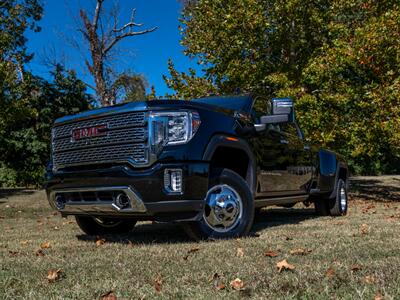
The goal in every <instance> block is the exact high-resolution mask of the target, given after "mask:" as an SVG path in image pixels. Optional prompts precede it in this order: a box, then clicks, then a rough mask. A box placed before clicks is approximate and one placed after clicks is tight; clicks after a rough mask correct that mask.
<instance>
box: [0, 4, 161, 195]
mask: <svg viewBox="0 0 400 300" xmlns="http://www.w3.org/2000/svg"><path fill="white" fill-rule="evenodd" d="M104 2H106V1H105V0H97V1H96V5H95V6H94V7H93V11H94V13H93V14H90V13H88V12H86V11H85V10H83V9H81V10H80V11H79V12H77V14H78V15H79V16H80V21H81V23H80V24H79V25H78V27H79V28H77V31H78V32H79V33H80V35H81V37H82V39H81V40H83V42H82V43H81V41H79V42H77V41H75V45H82V46H80V47H83V49H82V48H81V49H79V50H80V51H82V52H85V51H86V53H88V55H87V56H86V57H85V58H84V62H85V63H84V65H85V67H86V68H87V70H88V71H89V73H90V74H91V75H92V76H93V81H94V86H91V85H89V84H87V83H84V82H83V81H82V80H80V79H79V78H77V75H76V72H75V71H74V70H68V69H66V68H65V67H64V66H62V65H60V64H59V63H58V62H57V61H55V62H54V61H52V70H51V71H50V75H51V76H50V77H51V79H50V80H46V79H44V78H41V77H39V76H36V75H34V74H32V73H31V72H30V71H29V70H28V68H27V64H28V63H29V62H30V61H31V60H32V58H33V54H32V53H30V52H29V49H27V46H26V42H27V40H26V37H25V34H26V31H27V30H33V31H35V32H38V31H40V30H41V28H40V27H39V26H38V22H39V21H40V20H41V18H42V15H43V6H42V3H41V1H40V0H4V1H1V2H0V187H1V186H6V187H12V186H40V185H41V184H42V183H43V181H44V174H45V168H46V164H47V162H48V160H49V154H50V144H51V140H50V133H51V126H52V124H53V122H54V120H55V119H56V118H58V117H61V116H64V115H68V114H73V113H77V112H79V111H82V110H87V109H89V108H93V107H94V106H107V105H112V104H115V103H116V102H117V98H118V99H119V100H120V101H135V100H138V99H140V100H143V99H145V98H146V97H147V98H151V97H154V95H155V93H154V91H153V92H152V94H151V95H149V96H146V94H145V90H146V87H147V82H146V80H145V78H143V76H141V75H139V74H134V73H132V72H130V71H122V72H117V71H116V70H115V69H113V67H112V55H117V54H118V49H117V44H118V43H119V42H120V41H121V40H123V39H125V38H129V37H132V36H137V35H143V34H146V33H149V32H152V31H154V30H155V29H156V28H155V27H153V28H150V29H143V30H140V31H136V30H134V28H136V27H141V26H143V24H141V23H137V22H136V21H135V19H134V17H135V10H133V11H132V14H131V19H130V20H129V22H128V23H126V24H124V25H119V20H118V15H119V10H118V5H114V4H115V3H114V2H115V1H107V2H108V3H110V5H108V6H104ZM91 15H93V18H92V19H91V20H90V17H89V16H91ZM72 38H75V37H72ZM88 88H90V89H92V90H93V92H92V93H89V92H88V90H87V89H88Z"/></svg>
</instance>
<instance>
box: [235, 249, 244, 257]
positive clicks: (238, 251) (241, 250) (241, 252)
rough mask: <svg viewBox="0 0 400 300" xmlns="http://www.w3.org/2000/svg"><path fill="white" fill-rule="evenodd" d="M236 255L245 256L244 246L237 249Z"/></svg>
mask: <svg viewBox="0 0 400 300" xmlns="http://www.w3.org/2000/svg"><path fill="white" fill-rule="evenodd" d="M236 256H237V257H243V256H244V251H243V249H242V248H237V250H236Z"/></svg>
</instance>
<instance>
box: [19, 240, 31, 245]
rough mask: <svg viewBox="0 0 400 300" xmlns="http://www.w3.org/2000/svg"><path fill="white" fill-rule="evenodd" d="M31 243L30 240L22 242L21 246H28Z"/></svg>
mask: <svg viewBox="0 0 400 300" xmlns="http://www.w3.org/2000/svg"><path fill="white" fill-rule="evenodd" d="M29 243H30V241H28V240H25V241H21V242H20V244H21V245H28V244H29Z"/></svg>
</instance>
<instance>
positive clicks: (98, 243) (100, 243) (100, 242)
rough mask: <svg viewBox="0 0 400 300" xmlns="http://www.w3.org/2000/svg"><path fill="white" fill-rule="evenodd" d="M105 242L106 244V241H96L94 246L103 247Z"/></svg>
mask: <svg viewBox="0 0 400 300" xmlns="http://www.w3.org/2000/svg"><path fill="white" fill-rule="evenodd" d="M105 242H106V239H97V240H96V246H97V247H100V246H101V245H104V243H105Z"/></svg>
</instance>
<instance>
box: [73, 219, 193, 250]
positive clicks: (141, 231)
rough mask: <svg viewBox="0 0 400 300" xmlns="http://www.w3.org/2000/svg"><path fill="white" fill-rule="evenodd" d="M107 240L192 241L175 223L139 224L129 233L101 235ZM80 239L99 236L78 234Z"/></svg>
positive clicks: (133, 242)
mask: <svg viewBox="0 0 400 300" xmlns="http://www.w3.org/2000/svg"><path fill="white" fill-rule="evenodd" d="M101 237H102V238H104V239H106V241H108V242H111V243H120V244H126V245H129V244H131V243H132V244H175V243H188V242H192V241H191V240H190V239H189V237H188V236H187V235H186V234H185V232H184V231H183V229H182V227H181V226H179V225H177V224H173V223H165V224H164V223H162V224H161V223H156V224H150V223H145V224H140V223H139V224H138V225H136V226H135V229H134V230H133V231H132V232H130V233H127V234H118V235H104V236H101ZM77 238H78V240H81V241H90V242H93V241H95V240H97V239H98V238H99V237H96V236H91V235H86V234H82V235H77Z"/></svg>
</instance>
